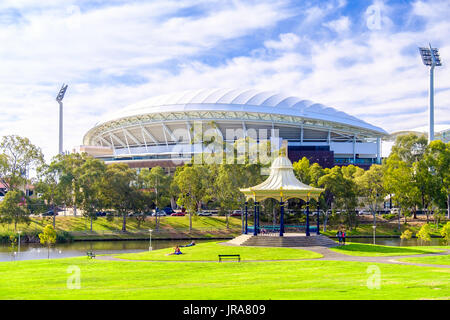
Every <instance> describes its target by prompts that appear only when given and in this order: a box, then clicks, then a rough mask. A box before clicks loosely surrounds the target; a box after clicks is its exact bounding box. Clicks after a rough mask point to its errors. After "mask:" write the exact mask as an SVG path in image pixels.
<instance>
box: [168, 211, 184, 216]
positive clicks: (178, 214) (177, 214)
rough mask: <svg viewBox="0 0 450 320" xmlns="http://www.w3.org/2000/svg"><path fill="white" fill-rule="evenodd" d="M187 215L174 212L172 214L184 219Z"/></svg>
mask: <svg viewBox="0 0 450 320" xmlns="http://www.w3.org/2000/svg"><path fill="white" fill-rule="evenodd" d="M185 215H186V214H185V213H184V212H174V213H172V214H171V216H173V217H184V216H185Z"/></svg>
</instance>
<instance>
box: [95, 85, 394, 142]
mask: <svg viewBox="0 0 450 320" xmlns="http://www.w3.org/2000/svg"><path fill="white" fill-rule="evenodd" d="M191 111H192V112H195V111H223V112H242V111H244V112H250V113H266V114H277V115H283V116H294V117H303V118H309V119H317V120H323V121H330V122H337V123H340V124H344V125H348V126H352V127H357V128H362V129H365V130H369V131H372V132H374V133H376V134H381V135H387V134H388V133H387V132H386V131H385V130H383V129H382V128H379V127H376V126H373V125H371V124H369V123H367V122H365V121H362V120H360V119H358V118H356V117H353V116H351V115H349V114H347V113H345V112H342V111H338V110H336V109H334V108H331V107H327V106H325V105H323V104H319V103H314V102H312V101H309V100H302V99H300V98H297V97H294V96H289V95H285V94H280V93H274V92H268V91H259V90H254V89H202V90H196V91H184V92H180V93H175V94H168V95H162V96H157V97H153V98H150V99H147V100H144V101H141V102H139V103H136V104H133V105H130V106H128V107H126V108H124V109H122V110H119V111H118V112H114V113H110V114H107V115H106V116H105V118H104V119H102V120H101V121H100V122H98V123H97V124H96V127H97V126H101V125H103V124H105V123H107V122H110V121H115V120H118V119H123V118H128V117H133V116H138V115H143V114H155V113H167V112H191Z"/></svg>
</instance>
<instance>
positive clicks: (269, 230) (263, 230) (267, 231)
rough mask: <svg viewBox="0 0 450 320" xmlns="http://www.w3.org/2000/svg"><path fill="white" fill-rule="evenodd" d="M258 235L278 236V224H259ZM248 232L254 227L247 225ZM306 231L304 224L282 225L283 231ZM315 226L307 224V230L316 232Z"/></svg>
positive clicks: (251, 231)
mask: <svg viewBox="0 0 450 320" xmlns="http://www.w3.org/2000/svg"><path fill="white" fill-rule="evenodd" d="M258 229H259V230H258V231H259V232H258V235H259V236H278V235H279V234H280V226H279V225H276V226H273V225H271V226H270V225H268V226H259V228H258ZM247 230H248V233H253V230H254V227H253V226H248V227H247ZM305 231H306V225H284V232H296V233H298V232H305ZM316 231H317V227H316V226H311V225H310V226H309V232H316Z"/></svg>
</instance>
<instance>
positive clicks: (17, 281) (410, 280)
mask: <svg viewBox="0 0 450 320" xmlns="http://www.w3.org/2000/svg"><path fill="white" fill-rule="evenodd" d="M73 265H75V266H78V267H79V268H80V270H81V289H80V290H69V289H67V286H66V283H67V279H68V276H69V274H68V273H67V268H68V267H69V266H73ZM370 265H372V266H373V265H377V266H378V267H379V268H380V272H381V288H380V289H368V288H367V281H368V277H369V275H368V273H367V270H368V269H367V268H368V267H369V266H370ZM0 274H1V275H2V276H1V277H0V299H450V280H449V279H450V270H448V269H442V268H441V269H439V268H432V267H416V266H405V265H388V264H385V265H383V264H374V263H370V264H369V263H359V262H339V261H301V262H244V263H183V262H180V263H176V264H168V263H166V262H125V261H124V262H116V261H100V260H88V259H86V258H70V259H55V260H34V261H21V262H2V263H0ZM5 274H7V277H6V276H3V275H5Z"/></svg>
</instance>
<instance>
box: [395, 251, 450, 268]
mask: <svg viewBox="0 0 450 320" xmlns="http://www.w3.org/2000/svg"><path fill="white" fill-rule="evenodd" d="M399 261H407V262H416V263H425V264H440V265H446V266H449V265H450V255H448V254H447V255H442V256H435V257H418V258H403V259H399Z"/></svg>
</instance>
